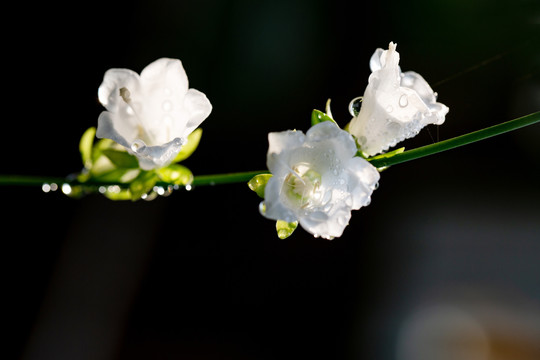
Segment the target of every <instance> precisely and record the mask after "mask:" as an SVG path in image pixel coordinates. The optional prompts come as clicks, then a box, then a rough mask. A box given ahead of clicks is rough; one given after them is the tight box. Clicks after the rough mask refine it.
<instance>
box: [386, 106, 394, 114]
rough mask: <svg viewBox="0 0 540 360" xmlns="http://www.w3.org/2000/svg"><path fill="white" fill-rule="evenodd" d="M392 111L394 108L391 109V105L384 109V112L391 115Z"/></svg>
mask: <svg viewBox="0 0 540 360" xmlns="http://www.w3.org/2000/svg"><path fill="white" fill-rule="evenodd" d="M392 111H394V108H393V107H392V105H388V106H387V107H386V112H389V113H391V112H392Z"/></svg>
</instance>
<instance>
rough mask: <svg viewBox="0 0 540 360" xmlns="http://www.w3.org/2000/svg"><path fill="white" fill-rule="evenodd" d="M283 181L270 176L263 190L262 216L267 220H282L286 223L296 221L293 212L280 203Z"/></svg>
mask: <svg viewBox="0 0 540 360" xmlns="http://www.w3.org/2000/svg"><path fill="white" fill-rule="evenodd" d="M282 185H283V179H278V178H276V177H275V176H272V177H271V178H270V179H269V180H268V182H267V183H266V187H265V188H264V194H265V195H264V198H265V201H264V203H265V205H266V211H265V213H264V216H265V217H266V218H268V219H273V220H283V221H286V222H293V221H297V220H298V219H297V216H296V215H295V214H294V212H293V211H292V210H291V209H290V208H288V207H287V206H285V204H284V203H283V202H282V201H281V190H282Z"/></svg>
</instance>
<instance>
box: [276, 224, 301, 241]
mask: <svg viewBox="0 0 540 360" xmlns="http://www.w3.org/2000/svg"><path fill="white" fill-rule="evenodd" d="M297 227H298V221H294V222H286V221H283V220H278V221H277V222H276V231H277V236H278V237H279V238H280V239H281V240H283V239H286V238H288V237H289V236H291V235H292V233H293V232H294V230H296V228H297Z"/></svg>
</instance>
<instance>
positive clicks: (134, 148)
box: [131, 139, 146, 152]
mask: <svg viewBox="0 0 540 360" xmlns="http://www.w3.org/2000/svg"><path fill="white" fill-rule="evenodd" d="M144 147H146V145H145V144H144V142H143V141H142V140H139V139H137V140H135V141H133V143H132V144H131V150H132V151H133V152H138V151H139V150H140V149H141V148H144Z"/></svg>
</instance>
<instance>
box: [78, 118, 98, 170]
mask: <svg viewBox="0 0 540 360" xmlns="http://www.w3.org/2000/svg"><path fill="white" fill-rule="evenodd" d="M95 136H96V128H95V127H91V128H88V129H87V130H86V131H85V132H84V134H83V135H82V136H81V141H80V142H79V151H80V152H81V158H82V162H83V165H84V167H85V168H87V169H89V168H90V167H91V166H92V148H93V145H94V138H95Z"/></svg>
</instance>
